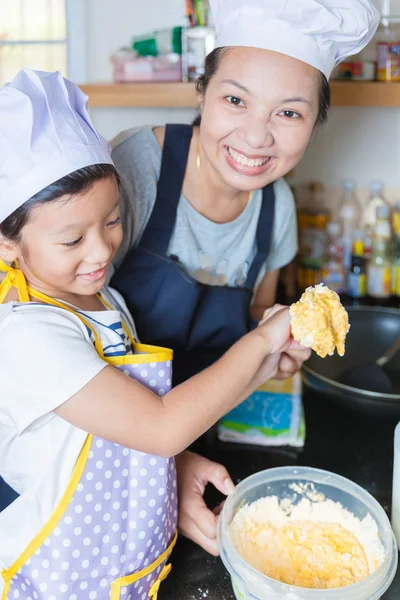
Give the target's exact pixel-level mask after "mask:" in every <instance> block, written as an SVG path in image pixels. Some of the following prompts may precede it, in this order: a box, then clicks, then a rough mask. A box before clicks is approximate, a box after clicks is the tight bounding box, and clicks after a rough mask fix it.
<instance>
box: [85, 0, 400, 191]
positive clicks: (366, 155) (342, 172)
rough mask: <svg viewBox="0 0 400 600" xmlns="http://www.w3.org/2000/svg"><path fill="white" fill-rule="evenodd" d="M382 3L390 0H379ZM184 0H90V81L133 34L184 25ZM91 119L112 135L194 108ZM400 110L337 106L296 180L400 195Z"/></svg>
mask: <svg viewBox="0 0 400 600" xmlns="http://www.w3.org/2000/svg"><path fill="white" fill-rule="evenodd" d="M375 1H376V3H377V5H378V6H380V3H381V2H387V0H375ZM391 12H392V14H396V13H397V14H399V15H400V0H392V2H391ZM184 22H185V19H184V0H146V1H145V2H143V1H142V0H113V2H111V0H87V72H88V79H89V81H92V82H93V81H107V80H111V65H110V62H109V56H110V54H111V52H112V51H113V50H114V49H115V48H117V47H119V46H122V45H124V44H127V43H128V42H129V40H130V38H131V36H132V35H133V34H142V33H146V32H148V31H151V30H152V29H155V28H158V27H166V26H169V25H177V24H183V23H184ZM92 114H93V119H94V121H95V124H96V126H97V127H98V128H99V130H100V131H101V133H103V135H105V136H106V137H108V138H111V137H112V136H113V135H115V134H116V133H117V132H118V131H120V130H122V129H126V128H129V127H134V126H138V125H141V124H145V123H151V124H154V125H158V124H162V123H165V122H166V121H170V122H179V121H182V122H190V121H191V120H192V118H193V117H194V114H195V111H194V110H182V109H96V110H93V112H92ZM399 167H400V108H399V109H382V108H333V109H332V111H331V115H330V119H329V123H328V124H327V125H326V126H324V127H322V128H320V129H319V130H318V131H317V132H316V134H315V136H314V138H313V140H312V141H311V143H310V146H309V148H308V150H307V153H306V155H305V157H304V159H303V160H302V162H301V164H300V165H299V166H298V167H297V168H296V170H295V174H294V178H293V181H294V182H300V183H304V182H307V181H310V180H312V179H313V180H315V179H320V180H322V181H324V182H325V183H326V184H328V185H332V186H334V185H339V184H340V182H341V181H342V180H343V179H344V178H348V177H351V178H352V179H355V180H356V181H357V182H358V183H359V185H360V186H361V187H362V188H365V187H367V186H368V184H369V182H370V181H371V180H372V179H381V180H382V181H384V182H385V184H386V185H387V186H388V187H389V188H391V190H390V194H391V195H392V196H393V195H396V194H397V189H399V197H400V175H399V174H400V168H399Z"/></svg>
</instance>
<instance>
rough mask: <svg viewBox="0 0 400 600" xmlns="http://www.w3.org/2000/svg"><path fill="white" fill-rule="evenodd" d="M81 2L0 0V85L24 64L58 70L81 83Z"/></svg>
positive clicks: (82, 7)
mask: <svg viewBox="0 0 400 600" xmlns="http://www.w3.org/2000/svg"><path fill="white" fill-rule="evenodd" d="M84 4H85V1H84V0H0V85H2V84H3V83H5V82H7V81H11V79H13V77H14V76H15V75H16V73H17V72H18V71H19V70H20V69H22V68H24V67H27V68H31V69H40V70H43V71H61V72H62V74H63V75H65V76H68V77H70V78H71V79H74V80H75V81H76V82H77V83H82V82H83V81H84V80H85V73H84V68H83V67H84V64H85V63H84V50H85V48H84V34H85V32H84V16H85V15H84V11H85V9H84ZM68 33H70V35H68ZM72 38H73V39H72Z"/></svg>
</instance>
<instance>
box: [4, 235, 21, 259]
mask: <svg viewBox="0 0 400 600" xmlns="http://www.w3.org/2000/svg"><path fill="white" fill-rule="evenodd" d="M18 256H19V252H18V244H17V243H16V242H12V241H11V240H8V239H7V238H5V237H4V236H3V235H2V234H1V233H0V258H2V259H3V260H4V261H5V262H8V263H12V262H14V261H15V260H17V258H18Z"/></svg>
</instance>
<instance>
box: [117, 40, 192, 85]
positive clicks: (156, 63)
mask: <svg viewBox="0 0 400 600" xmlns="http://www.w3.org/2000/svg"><path fill="white" fill-rule="evenodd" d="M111 62H112V64H113V67H114V73H113V78H114V81H115V83H132V82H133V83H134V82H144V81H181V80H182V58H181V56H179V54H166V55H162V56H156V57H154V56H137V55H136V54H135V52H134V51H133V50H129V49H124V48H122V49H120V50H117V51H116V52H114V54H113V55H112V57H111Z"/></svg>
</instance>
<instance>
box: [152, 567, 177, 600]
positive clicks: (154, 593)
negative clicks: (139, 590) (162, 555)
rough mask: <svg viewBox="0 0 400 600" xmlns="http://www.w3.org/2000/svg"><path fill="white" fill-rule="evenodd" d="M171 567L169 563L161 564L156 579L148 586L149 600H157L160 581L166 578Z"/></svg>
mask: <svg viewBox="0 0 400 600" xmlns="http://www.w3.org/2000/svg"><path fill="white" fill-rule="evenodd" d="M171 569H172V565H171V564H169V565H164V566H163V568H162V571H161V573H160V575H159V576H158V579H157V581H155V582H154V583H153V585H152V586H151V588H150V591H149V598H150V599H151V600H157V597H158V591H159V589H160V585H161V582H162V581H164V579H166V578H167V577H168V575H169V573H170V571H171Z"/></svg>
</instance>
